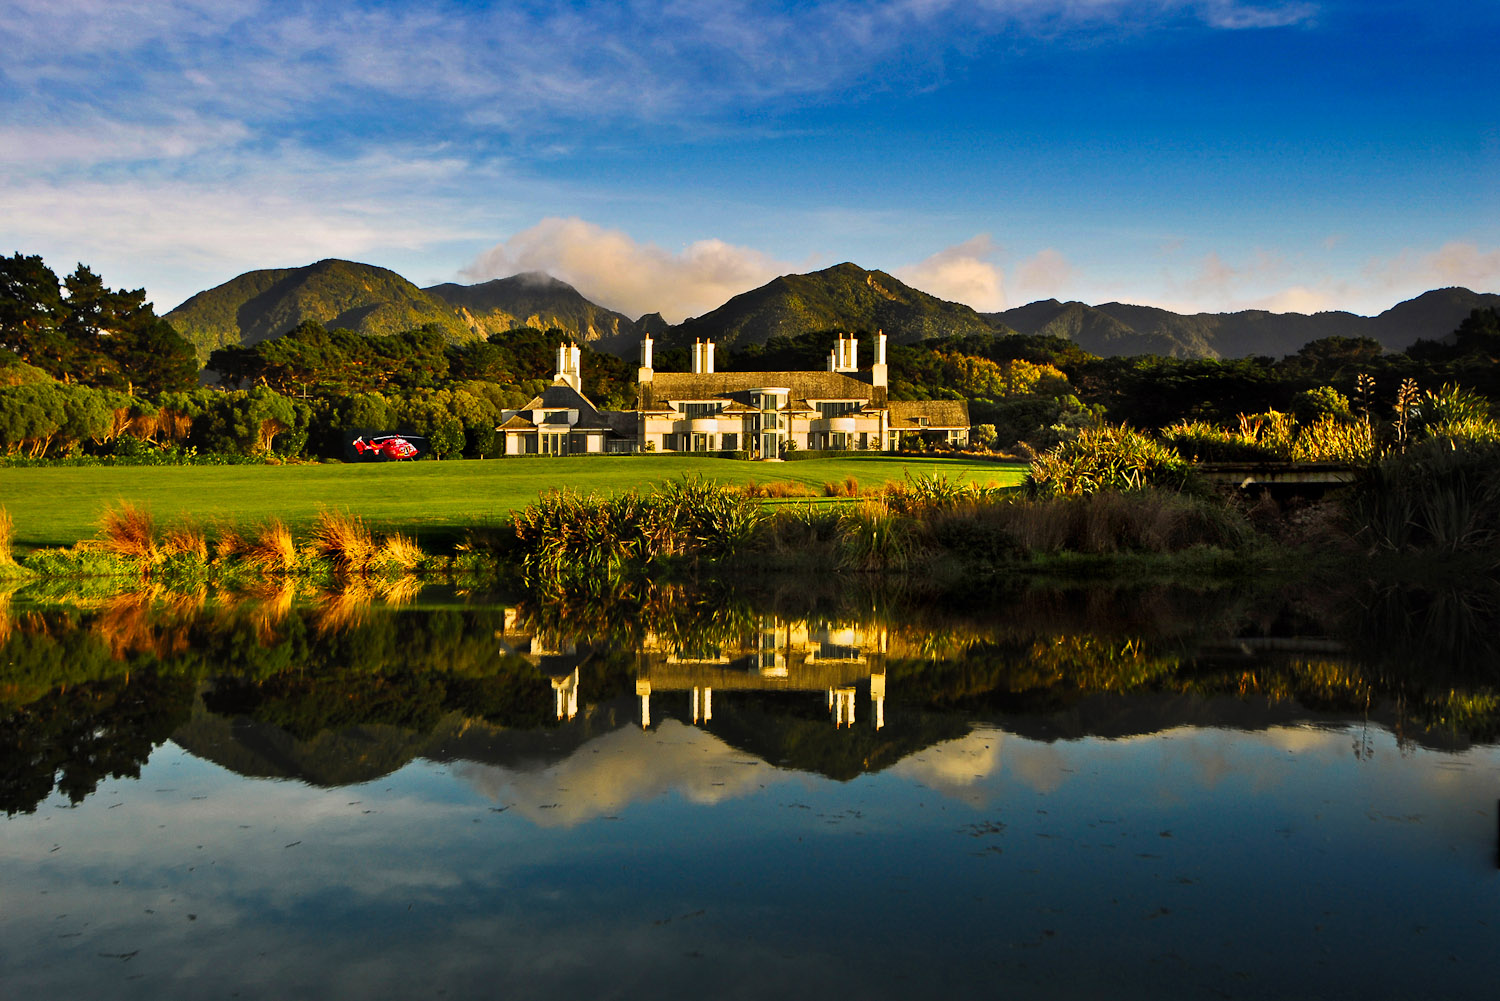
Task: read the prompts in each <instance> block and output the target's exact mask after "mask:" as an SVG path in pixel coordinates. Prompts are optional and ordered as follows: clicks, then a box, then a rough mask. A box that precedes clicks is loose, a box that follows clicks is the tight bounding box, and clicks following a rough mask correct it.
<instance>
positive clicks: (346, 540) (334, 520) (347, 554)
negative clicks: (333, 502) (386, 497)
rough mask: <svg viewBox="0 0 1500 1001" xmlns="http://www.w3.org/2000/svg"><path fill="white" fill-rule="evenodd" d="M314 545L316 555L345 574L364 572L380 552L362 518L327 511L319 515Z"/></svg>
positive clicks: (314, 527)
mask: <svg viewBox="0 0 1500 1001" xmlns="http://www.w3.org/2000/svg"><path fill="white" fill-rule="evenodd" d="M310 544H311V547H312V549H313V551H314V552H316V553H318V554H319V555H321V556H326V557H328V558H329V559H331V560H332V561H333V564H334V566H335V567H337V568H338V569H339V570H340V571H342V572H344V573H358V572H360V571H362V570H364V569H365V568H366V567H367V566H369V564H370V561H371V560H373V559H374V558H375V555H376V554H377V553H378V552H379V550H380V547H379V546H378V545H376V543H375V538H374V536H372V535H371V534H370V530H369V528H367V527H366V526H365V523H364V519H362V518H361V517H359V515H357V514H350V513H349V512H347V511H329V510H326V509H325V510H322V511H319V512H318V521H317V524H315V525H314V526H313V530H312V539H311V542H310Z"/></svg>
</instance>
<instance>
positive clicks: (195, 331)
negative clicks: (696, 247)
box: [166, 260, 1500, 359]
mask: <svg viewBox="0 0 1500 1001" xmlns="http://www.w3.org/2000/svg"><path fill="white" fill-rule="evenodd" d="M1485 307H1495V308H1500V295H1495V294H1490V293H1477V292H1471V291H1469V290H1468V289H1464V288H1447V289H1436V290H1434V291H1431V292H1425V293H1423V294H1422V295H1420V296H1417V297H1416V298H1415V299H1411V300H1408V301H1406V302H1402V303H1398V304H1397V305H1395V306H1393V307H1391V308H1390V309H1388V310H1386V311H1385V312H1383V313H1381V314H1380V315H1378V316H1358V315H1356V314H1354V313H1347V312H1325V313H1315V314H1311V315H1308V314H1303V313H1269V312H1266V311H1264V310H1246V311H1243V312H1237V313H1195V314H1181V313H1174V312H1172V311H1170V310H1165V309H1159V308H1156V307H1153V306H1136V305H1130V304H1127V303H1120V302H1108V303H1103V304H1101V305H1098V306H1090V305H1088V304H1086V303H1082V302H1058V301H1057V300H1056V299H1047V300H1043V301H1040V302H1033V303H1030V304H1029V305H1025V306H1020V307H1017V308H1015V309H1008V310H1004V311H1001V312H997V313H979V312H976V311H975V310H973V309H971V308H970V307H968V306H965V305H963V304H961V303H956V302H948V301H946V300H943V299H939V298H937V297H936V296H932V295H928V294H927V293H926V292H922V291H919V290H917V289H914V288H912V287H910V286H909V285H906V284H905V283H903V282H902V281H900V280H899V279H897V278H894V277H892V276H891V275H888V274H886V273H885V272H882V271H867V270H865V269H864V268H861V267H858V266H857V265H854V264H849V263H845V264H839V265H835V266H834V267H831V268H826V269H824V270H822V271H815V272H813V273H811V274H805V275H783V276H781V277H779V278H775V279H772V280H771V281H770V282H768V283H766V284H765V285H762V286H761V287H759V288H756V289H752V290H750V291H749V292H745V293H743V294H741V295H737V296H735V297H734V298H732V299H730V300H729V301H728V302H726V303H724V305H722V306H720V307H718V308H717V309H714V310H712V311H711V312H708V313H705V314H704V315H702V316H698V317H692V318H689V319H687V320H685V321H683V322H682V323H680V324H676V325H671V324H668V323H667V322H666V321H665V320H664V319H662V317H661V314H659V313H648V314H646V315H645V316H642V317H640V318H638V319H636V320H632V319H630V318H629V317H628V316H625V315H624V314H622V313H618V312H615V311H614V310H611V309H607V308H605V307H603V306H600V305H598V304H596V303H593V302H590V301H589V300H588V299H587V298H585V297H584V296H583V295H582V294H581V293H580V292H579V291H578V290H577V289H575V288H574V287H573V286H571V285H569V284H568V283H567V282H564V281H560V280H558V279H556V278H553V277H551V276H549V275H545V274H540V273H527V274H520V275H514V276H512V277H509V278H498V279H495V280H493V281H488V282H483V283H480V284H477V285H458V284H452V283H449V284H442V285H433V286H431V287H429V288H425V289H424V288H418V287H417V286H416V285H414V284H412V283H411V282H409V281H407V280H406V279H405V278H402V277H401V276H400V275H398V274H396V273H395V272H393V271H388V270H386V269H385V268H378V267H374V266H372V265H368V264H357V263H354V262H351V261H339V260H326V261H319V262H318V263H316V264H311V265H308V266H307V267H303V268H282V269H275V270H265V271H251V272H248V273H246V274H243V275H240V276H239V277H238V278H234V279H231V280H230V281H228V282H225V283H224V284H223V285H219V286H217V287H215V288H212V289H208V290H206V291H204V292H200V293H198V294H197V295H195V296H193V297H192V298H191V299H189V300H187V301H186V302H184V303H183V304H182V305H180V306H178V307H177V308H176V309H174V310H172V311H171V312H170V313H168V314H166V318H167V319H168V320H169V321H171V323H172V325H173V326H174V327H175V328H176V329H177V331H178V332H179V333H180V334H182V336H183V337H185V338H186V339H187V340H188V341H189V342H190V343H191V344H193V346H194V347H195V348H196V349H197V351H198V355H199V358H200V359H206V358H207V357H208V354H209V352H211V351H212V350H214V349H215V348H219V347H224V346H226V345H233V344H246V345H249V344H255V343H257V342H259V341H262V340H266V339H267V338H271V337H279V336H280V335H281V334H284V333H286V332H287V331H289V330H291V329H292V328H294V327H296V326H297V325H298V324H299V323H302V322H304V321H306V320H315V321H317V322H319V323H321V324H323V325H324V326H325V327H329V328H333V327H347V328H348V329H351V330H354V331H356V332H359V333H365V334H392V333H397V332H399V331H402V330H408V329H411V328H414V327H419V326H423V325H427V326H432V327H436V328H437V329H439V330H441V331H443V332H444V333H445V334H446V335H447V336H448V337H449V338H451V339H452V340H455V341H461V340H471V339H475V338H482V337H488V336H491V335H493V334H502V333H504V332H505V331H507V330H512V329H515V328H517V327H537V328H539V329H544V330H545V329H551V328H558V329H561V330H563V331H565V332H567V334H569V335H570V336H572V337H574V338H576V339H578V340H579V341H581V342H583V343H587V344H590V345H591V346H593V347H595V348H596V349H598V350H602V351H609V352H611V353H614V354H617V355H620V356H622V357H625V358H632V357H634V354H635V350H636V345H637V344H638V343H639V341H640V339H641V337H642V336H643V335H644V334H646V333H650V334H651V335H652V337H653V338H656V339H657V340H658V342H659V343H660V346H661V347H663V348H668V347H674V346H681V345H684V344H687V343H690V342H691V341H693V340H695V339H699V338H703V339H711V340H713V341H714V342H715V343H716V344H718V345H719V347H720V349H721V350H732V349H733V348H735V347H745V346H748V345H752V344H764V343H765V342H766V341H767V340H769V339H770V338H772V337H776V336H783V335H785V336H790V335H795V334H800V333H805V332H807V331H811V330H835V329H838V330H884V331H885V332H886V334H887V335H888V336H889V337H890V340H891V342H892V343H894V344H914V343H919V342H921V341H925V340H930V339H932V338H937V337H949V336H962V335H969V334H1009V333H1014V332H1019V333H1023V334H1049V335H1054V336H1058V337H1063V338H1066V339H1068V340H1071V341H1074V342H1075V343H1077V344H1078V345H1079V347H1082V348H1083V349H1084V350H1086V351H1090V352H1092V353H1094V354H1098V355H1105V356H1110V355H1136V354H1157V355H1166V356H1172V357H1179V358H1235V357H1244V356H1248V355H1270V356H1273V357H1280V356H1283V355H1287V354H1291V353H1293V352H1295V351H1297V349H1298V348H1300V347H1302V345H1304V344H1306V343H1308V342H1309V341H1313V340H1317V339H1319V338H1322V337H1334V336H1338V337H1371V338H1374V339H1375V340H1377V341H1379V342H1380V343H1381V344H1382V345H1383V346H1385V347H1386V348H1388V349H1391V350H1402V349H1404V348H1406V347H1408V346H1410V345H1411V344H1412V342H1413V341H1416V340H1417V339H1419V338H1425V339H1438V338H1442V337H1444V336H1446V335H1448V334H1449V333H1451V332H1452V331H1453V330H1454V329H1455V328H1456V327H1457V326H1458V324H1459V323H1460V322H1461V321H1462V320H1463V319H1464V317H1466V316H1468V314H1469V313H1470V311H1472V310H1474V309H1476V308H1485Z"/></svg>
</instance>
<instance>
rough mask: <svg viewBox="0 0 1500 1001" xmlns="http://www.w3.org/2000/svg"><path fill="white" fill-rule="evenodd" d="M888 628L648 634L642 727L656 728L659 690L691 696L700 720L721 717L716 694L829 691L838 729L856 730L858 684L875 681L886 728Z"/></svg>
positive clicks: (771, 625)
mask: <svg viewBox="0 0 1500 1001" xmlns="http://www.w3.org/2000/svg"><path fill="white" fill-rule="evenodd" d="M889 645H890V637H889V635H888V633H887V630H886V628H885V627H884V626H876V625H871V626H863V625H854V624H848V623H845V624H827V623H825V624H814V623H809V622H807V621H805V620H803V621H786V620H782V619H775V618H769V617H768V618H765V619H762V620H761V624H760V628H759V629H757V630H756V631H755V632H754V633H752V634H751V635H749V636H745V637H741V638H739V639H732V640H728V641H724V642H716V643H707V642H705V641H702V640H699V641H697V642H695V643H692V644H682V643H674V642H673V641H672V640H670V639H667V638H666V637H662V636H657V635H654V634H648V635H647V637H646V639H645V641H644V642H643V643H642V644H641V649H640V651H639V652H638V654H637V658H638V659H637V668H636V670H637V681H636V694H637V695H638V696H639V697H640V699H641V726H643V727H649V726H650V725H651V711H650V707H651V695H652V693H653V692H686V693H687V694H688V707H689V709H690V711H691V713H692V718H693V722H694V723H697V722H699V721H700V720H702V721H705V722H706V721H708V720H711V719H713V696H714V690H715V689H718V690H720V692H724V691H731V692H733V691H762V692H823V693H825V694H826V696H827V699H828V712H829V716H830V718H831V719H832V720H833V723H834V725H835V726H839V727H845V726H853V725H854V720H855V712H854V703H855V698H856V695H857V692H858V687H857V686H858V685H860V684H863V683H866V682H868V684H869V687H870V699H871V701H872V703H873V709H874V714H873V722H874V726H875V727H876V728H877V729H879V728H881V727H883V726H885V657H886V653H887V650H888V647H889Z"/></svg>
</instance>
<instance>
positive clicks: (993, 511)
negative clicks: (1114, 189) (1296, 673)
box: [0, 412, 1500, 594]
mask: <svg viewBox="0 0 1500 1001" xmlns="http://www.w3.org/2000/svg"><path fill="white" fill-rule="evenodd" d="M1414 413H1415V412H1414ZM1428 416H1431V415H1430V414H1429V415H1428ZM1465 420H1468V423H1467V424H1461V423H1459V422H1455V421H1454V420H1451V419H1449V418H1443V420H1441V421H1437V420H1434V421H1433V424H1432V426H1431V429H1430V430H1429V431H1428V432H1427V433H1426V434H1425V435H1424V436H1423V437H1421V438H1414V436H1413V435H1412V434H1411V432H1410V429H1407V430H1406V431H1405V432H1404V434H1405V435H1406V437H1405V438H1404V439H1403V440H1402V441H1401V442H1400V443H1399V445H1398V446H1392V447H1389V448H1388V449H1387V450H1386V451H1385V453H1384V456H1383V457H1382V458H1379V459H1373V458H1372V459H1371V460H1370V461H1368V462H1367V463H1365V464H1363V465H1362V466H1360V467H1358V468H1359V469H1360V470H1361V471H1360V473H1359V475H1358V478H1357V480H1356V482H1355V483H1354V484H1352V485H1351V486H1349V487H1347V488H1345V489H1344V490H1342V491H1340V492H1339V493H1338V494H1335V495H1334V496H1333V497H1332V498H1330V499H1327V500H1323V501H1320V502H1316V503H1307V502H1293V503H1291V504H1289V505H1286V506H1283V505H1281V504H1278V503H1277V502H1274V501H1272V500H1271V499H1270V498H1269V497H1262V498H1259V499H1255V498H1246V497H1243V496H1241V495H1240V494H1239V493H1238V491H1227V492H1224V491H1220V492H1215V491H1214V490H1212V489H1210V488H1209V487H1207V486H1206V485H1205V483H1204V482H1203V480H1202V479H1201V478H1200V476H1199V475H1198V467H1197V464H1196V463H1194V462H1191V461H1189V460H1187V459H1185V458H1183V457H1182V455H1181V454H1180V453H1179V452H1178V451H1177V450H1176V449H1174V448H1172V447H1171V446H1170V445H1168V444H1167V443H1165V442H1163V441H1161V440H1159V439H1157V438H1154V437H1152V436H1149V435H1145V434H1142V433H1140V432H1136V431H1133V430H1131V429H1129V428H1125V427H1110V426H1100V427H1096V428H1092V429H1086V430H1085V431H1084V432H1083V433H1081V434H1080V435H1078V436H1077V437H1076V438H1074V439H1072V440H1070V441H1066V442H1063V443H1060V444H1059V445H1057V446H1056V447H1054V448H1053V449H1052V450H1050V451H1048V452H1046V453H1043V454H1042V455H1039V456H1037V457H1036V459H1035V460H1034V461H1033V462H1032V465H1031V470H1030V473H1029V475H1028V477H1027V479H1026V480H1025V482H1024V483H1023V484H1022V486H1021V487H1020V488H1002V487H999V486H996V485H990V486H979V485H976V484H959V483H955V482H952V481H950V480H948V479H946V478H944V477H942V476H928V477H908V478H907V479H906V480H905V481H902V482H897V483H886V484H883V485H881V486H879V487H875V488H871V489H866V488H862V487H861V486H860V484H859V483H858V482H857V481H856V480H855V479H854V478H853V477H850V478H848V479H846V480H844V481H842V482H838V483H828V484H825V485H824V489H823V493H824V495H825V498H830V499H835V500H833V501H829V500H826V499H825V500H821V501H820V500H815V499H801V498H799V497H798V493H800V492H801V491H798V492H793V491H789V490H781V489H779V488H778V485H777V484H774V483H770V484H754V483H751V484H746V485H745V486H743V487H735V486H721V485H719V484H716V483H714V482H712V481H709V480H706V479H703V478H701V477H696V476H688V477H684V478H682V479H678V480H673V481H669V482H667V483H665V484H661V485H659V486H657V487H655V488H654V489H651V490H646V491H637V490H630V491H626V492H623V493H617V494H612V495H607V496H598V495H592V494H590V495H580V494H578V493H576V492H573V491H569V490H559V491H553V492H549V493H547V494H544V495H542V496H541V497H539V498H538V499H537V500H536V501H535V502H534V503H532V504H531V505H529V506H528V507H526V508H524V509H522V510H519V511H517V512H515V513H514V514H513V515H512V516H511V518H510V520H509V521H507V522H503V523H500V524H498V525H495V526H493V527H489V528H482V529H481V528H475V529H471V530H469V531H468V533H467V534H466V537H465V539H464V541H463V542H462V543H460V544H459V545H458V547H457V549H456V551H455V552H454V553H452V554H451V555H438V554H434V553H429V552H425V551H424V550H422V548H421V547H420V546H419V545H418V544H417V543H416V542H415V541H413V540H412V539H411V538H410V537H408V536H405V535H402V534H399V533H394V534H389V535H379V534H377V533H375V532H374V531H372V530H371V529H370V528H369V527H368V526H367V525H366V524H365V523H364V522H363V520H362V519H361V518H359V517H358V516H356V515H352V514H348V513H341V512H330V511H325V512H323V513H322V514H321V515H320V516H319V518H318V520H317V523H316V524H315V525H314V526H313V528H312V530H311V531H310V533H308V534H307V535H306V537H304V538H295V537H294V536H293V533H292V532H291V531H290V530H289V529H288V528H287V527H286V526H285V525H282V524H280V523H278V522H274V521H273V522H269V523H264V524H259V525H254V526H236V525H220V526H203V525H197V524H193V523H189V522H179V523H173V524H169V525H166V526H158V525H157V524H156V523H155V522H154V520H153V519H152V517H151V515H150V513H149V512H145V511H141V510H138V509H136V508H133V507H131V506H129V505H122V506H119V507H117V508H114V509H111V510H109V511H107V512H106V513H105V515H104V516H103V518H102V519H101V521H100V535H99V537H98V538H97V539H94V540H89V541H86V542H83V543H80V544H78V545H77V546H74V547H72V548H70V549H48V550H39V551H37V552H34V553H31V554H29V555H27V556H25V557H23V558H21V559H20V560H17V559H16V558H15V557H14V555H13V553H12V551H11V548H12V547H11V536H12V529H11V525H10V519H9V517H8V516H7V515H5V514H4V512H3V510H0V577H12V578H15V577H31V576H40V577H43V578H48V577H121V578H131V579H137V580H148V581H152V582H155V583H162V584H171V583H174V582H180V583H182V584H184V585H187V586H196V585H199V584H212V585H222V586H228V587H234V586H237V585H239V584H241V583H245V582H258V581H265V580H267V579H270V580H277V579H307V580H339V579H355V578H359V579H372V580H373V579H393V578H400V577H424V578H444V577H447V578H455V577H463V578H465V579H473V580H485V579H488V580H491V581H495V580H504V581H507V582H515V583H519V584H520V585H521V586H522V587H524V588H527V589H531V590H534V591H538V592H545V591H553V592H555V591H559V590H577V591H585V592H596V593H601V594H603V593H609V592H610V591H618V590H620V589H622V588H628V587H633V586H635V585H636V584H638V583H640V582H643V581H648V580H655V579H659V580H662V581H671V580H674V579H686V578H696V577H698V576H700V575H713V574H726V573H727V574H732V573H755V574H778V573H788V574H808V573H827V572H837V573H884V574H898V575H907V576H908V577H911V578H913V579H916V580H922V579H924V578H925V579H927V580H929V581H931V583H932V585H933V586H937V587H952V586H955V584H957V583H961V582H962V580H963V579H964V578H965V577H968V578H974V577H983V576H987V575H994V574H1002V573H1059V574H1065V575H1066V574H1073V575H1079V574H1092V575H1105V576H1108V575H1110V574H1122V573H1123V574H1129V573H1144V574H1156V575H1167V576H1170V575H1172V574H1188V575H1192V576H1200V577H1202V576H1210V577H1212V576H1220V577H1233V576H1236V575H1243V574H1246V573H1267V572H1273V571H1274V568H1275V567H1277V566H1281V565H1296V566H1300V567H1306V566H1309V565H1311V566H1328V565H1330V564H1332V563H1337V564H1339V565H1340V566H1341V567H1342V568H1343V569H1344V570H1348V569H1349V568H1350V567H1351V565H1352V566H1354V567H1355V569H1360V568H1363V569H1365V570H1368V571H1369V572H1372V573H1387V572H1393V573H1400V572H1405V571H1402V570H1401V569H1400V567H1401V564H1402V562H1403V561H1406V562H1408V563H1410V562H1412V561H1417V562H1425V563H1428V564H1432V563H1448V564H1455V565H1457V564H1462V565H1463V566H1464V567H1465V568H1466V572H1469V571H1473V572H1478V573H1481V574H1487V575H1493V574H1494V573H1495V571H1496V569H1497V567H1500V442H1497V440H1496V439H1495V437H1491V436H1490V435H1488V434H1485V433H1473V432H1474V427H1475V424H1474V422H1473V421H1472V420H1470V419H1467V418H1465ZM1382 567H1384V568H1386V569H1382ZM1392 567H1394V568H1396V569H1395V570H1391V569H1390V568H1392Z"/></svg>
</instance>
